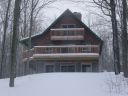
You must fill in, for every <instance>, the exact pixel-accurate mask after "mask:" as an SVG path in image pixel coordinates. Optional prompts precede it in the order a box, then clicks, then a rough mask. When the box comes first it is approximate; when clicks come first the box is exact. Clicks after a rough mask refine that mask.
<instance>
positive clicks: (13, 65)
mask: <svg viewBox="0 0 128 96" xmlns="http://www.w3.org/2000/svg"><path fill="white" fill-rule="evenodd" d="M20 4H21V0H15V7H14V20H13V35H12V44H11V60H10V62H11V70H10V83H9V86H10V87H14V79H15V77H16V70H15V69H16V52H17V45H18V25H19V18H20Z"/></svg>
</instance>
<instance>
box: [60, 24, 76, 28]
mask: <svg viewBox="0 0 128 96" xmlns="http://www.w3.org/2000/svg"><path fill="white" fill-rule="evenodd" d="M62 27H63V28H75V27H76V25H75V24H62Z"/></svg>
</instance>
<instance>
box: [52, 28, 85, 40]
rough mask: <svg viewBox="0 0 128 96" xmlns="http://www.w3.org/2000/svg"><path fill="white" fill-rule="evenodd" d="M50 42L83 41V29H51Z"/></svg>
mask: <svg viewBox="0 0 128 96" xmlns="http://www.w3.org/2000/svg"><path fill="white" fill-rule="evenodd" d="M50 34H51V40H84V28H57V29H51V33H50Z"/></svg>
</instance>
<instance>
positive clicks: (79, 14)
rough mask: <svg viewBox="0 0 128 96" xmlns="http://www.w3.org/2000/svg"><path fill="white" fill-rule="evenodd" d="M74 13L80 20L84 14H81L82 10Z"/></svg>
mask: <svg viewBox="0 0 128 96" xmlns="http://www.w3.org/2000/svg"><path fill="white" fill-rule="evenodd" d="M73 14H74V15H75V16H76V17H77V18H78V19H80V20H81V18H82V15H81V13H80V12H74V13H73Z"/></svg>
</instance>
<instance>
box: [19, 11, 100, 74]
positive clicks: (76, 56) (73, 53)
mask: <svg viewBox="0 0 128 96" xmlns="http://www.w3.org/2000/svg"><path fill="white" fill-rule="evenodd" d="M28 41H29V40H28V38H25V39H22V40H21V42H22V44H24V46H26V48H27V47H28ZM31 45H32V49H31V50H30V53H31V54H28V51H25V52H23V63H24V64H27V60H28V58H29V60H30V64H29V67H30V69H31V70H33V71H35V72H98V71H99V56H100V53H101V45H102V40H101V39H100V38H99V37H98V36H97V35H96V34H95V33H94V32H92V31H91V29H89V28H88V27H87V26H86V25H85V24H84V23H83V22H82V21H81V14H80V13H78V12H74V13H72V12H71V11H70V10H69V9H67V10H66V11H65V12H64V13H63V14H62V15H61V16H60V17H59V18H58V19H57V20H55V21H54V22H53V23H52V24H51V25H50V26H49V27H48V28H47V29H46V30H45V31H44V32H43V33H41V34H38V35H34V36H32V42H31Z"/></svg>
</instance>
